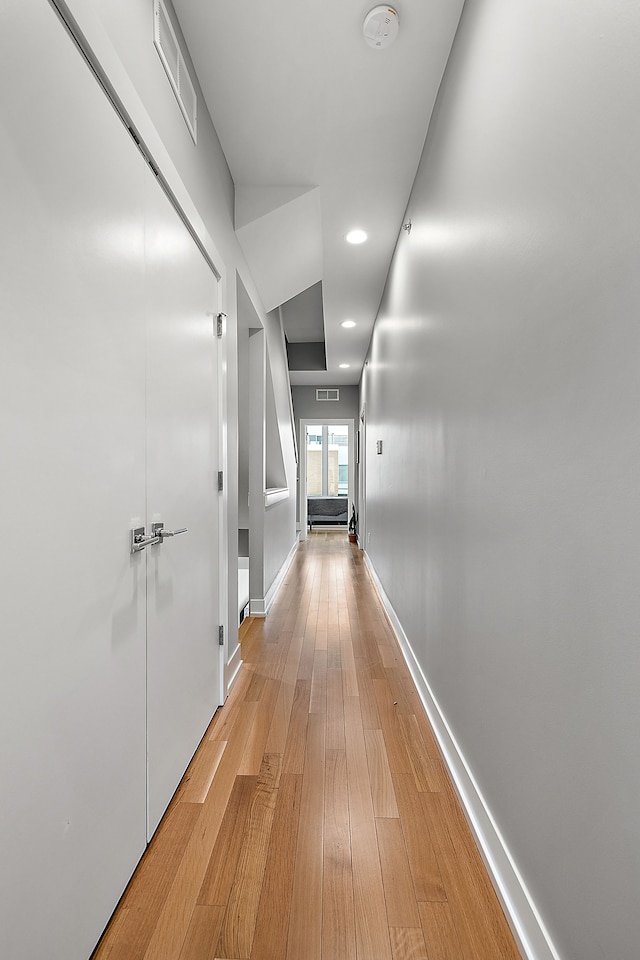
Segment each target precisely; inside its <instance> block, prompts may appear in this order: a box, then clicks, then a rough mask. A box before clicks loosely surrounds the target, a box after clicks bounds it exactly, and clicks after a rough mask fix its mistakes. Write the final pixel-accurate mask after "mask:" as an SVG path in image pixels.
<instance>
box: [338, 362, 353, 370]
mask: <svg viewBox="0 0 640 960" xmlns="http://www.w3.org/2000/svg"><path fill="white" fill-rule="evenodd" d="M350 366H351V364H350V363H341V364H340V369H341V370H348V369H349V367H350Z"/></svg>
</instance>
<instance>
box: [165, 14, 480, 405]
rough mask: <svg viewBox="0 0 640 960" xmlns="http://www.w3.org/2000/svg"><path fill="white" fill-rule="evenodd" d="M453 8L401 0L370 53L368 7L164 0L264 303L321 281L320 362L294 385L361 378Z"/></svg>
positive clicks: (451, 29) (294, 378)
mask: <svg viewBox="0 0 640 960" xmlns="http://www.w3.org/2000/svg"><path fill="white" fill-rule="evenodd" d="M463 3H464V0H429V2H428V3H427V2H425V0H401V2H398V3H397V4H396V9H397V11H398V14H399V20H400V33H399V36H398V39H397V40H396V42H395V43H394V44H393V46H391V47H390V48H389V49H387V50H375V49H372V48H371V47H369V46H367V44H366V43H365V41H364V38H363V36H362V23H363V20H364V17H365V15H366V14H367V13H368V11H369V10H370V9H371V8H372V7H373V6H375V3H373V2H364V3H363V2H357V0H356V2H353V0H352V2H345V0H322V2H321V0H231V2H229V0H227V2H225V3H223V2H222V0H174V6H175V9H176V12H177V15H178V19H179V20H180V24H181V26H182V29H183V32H184V35H185V38H186V41H187V44H188V46H189V49H190V52H191V55H192V58H193V62H194V66H195V69H196V72H197V74H198V78H199V80H200V84H201V86H202V89H203V91H204V95H205V99H206V101H207V106H208V108H209V112H210V113H211V116H212V118H213V122H214V125H215V127H216V130H217V132H218V136H219V137H220V141H221V143H222V147H223V150H224V152H225V155H226V157H227V162H228V164H229V167H230V170H231V174H232V176H233V179H234V182H235V185H236V231H237V234H238V238H239V240H240V243H241V244H242V247H243V250H244V252H245V255H246V257H247V261H248V263H249V266H250V268H251V270H252V273H253V275H254V279H255V281H256V285H257V287H258V290H259V291H260V294H261V297H262V299H263V303H264V306H265V309H267V310H271V309H273V308H275V307H277V306H279V305H280V304H282V303H284V302H286V301H288V300H290V299H291V298H292V297H295V296H296V295H297V294H299V293H301V292H302V291H303V290H305V289H307V288H308V287H310V286H312V285H313V284H315V283H318V282H319V281H322V291H323V301H324V323H325V338H326V351H327V367H328V369H327V372H326V373H325V372H320V373H319V372H317V371H316V372H310V373H307V372H297V373H292V374H291V382H292V383H294V384H318V385H320V386H323V385H334V384H347V383H357V382H358V381H359V379H360V373H361V370H362V364H363V362H364V358H365V354H366V351H367V347H368V344H369V340H370V337H371V330H372V327H373V322H374V320H375V317H376V313H377V310H378V306H379V303H380V299H381V296H382V291H383V288H384V283H385V279H386V276H387V271H388V268H389V263H390V261H391V257H392V255H393V250H394V247H395V243H396V240H397V237H398V234H399V232H400V229H401V226H402V220H403V214H404V211H405V208H406V204H407V201H408V198H409V192H410V190H411V186H412V183H413V178H414V176H415V172H416V168H417V165H418V161H419V159H420V154H421V150H422V146H423V144H424V139H425V136H426V132H427V126H428V123H429V118H430V116H431V111H432V109H433V105H434V102H435V98H436V94H437V91H438V86H439V84H440V80H441V78H442V74H443V71H444V68H445V65H446V62H447V58H448V56H449V52H450V49H451V44H452V42H453V37H454V34H455V30H456V27H457V25H458V20H459V18H460V13H461V10H462V6H463ZM353 227H361V228H363V229H364V230H366V231H367V233H368V234H369V240H368V241H367V242H366V243H365V244H362V245H360V246H351V245H350V244H348V243H346V242H345V239H344V236H345V234H346V233H347V232H348V231H349V230H350V229H352V228H353ZM347 318H351V319H353V320H355V321H356V323H357V326H356V327H355V328H353V329H351V330H345V329H343V328H342V327H341V326H340V323H341V321H342V320H345V319H347ZM301 339H302V338H301ZM340 363H350V364H351V366H350V368H349V369H348V370H340V369H339V368H338V364H340Z"/></svg>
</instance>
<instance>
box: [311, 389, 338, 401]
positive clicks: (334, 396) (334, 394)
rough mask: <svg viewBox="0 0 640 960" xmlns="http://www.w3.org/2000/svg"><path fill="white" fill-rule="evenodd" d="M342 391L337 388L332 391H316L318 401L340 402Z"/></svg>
mask: <svg viewBox="0 0 640 960" xmlns="http://www.w3.org/2000/svg"><path fill="white" fill-rule="evenodd" d="M339 399H340V391H339V390H338V389H336V388H335V387H332V388H331V389H330V390H316V400H339Z"/></svg>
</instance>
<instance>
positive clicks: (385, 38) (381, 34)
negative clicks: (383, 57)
mask: <svg viewBox="0 0 640 960" xmlns="http://www.w3.org/2000/svg"><path fill="white" fill-rule="evenodd" d="M399 29H400V20H399V19H398V12H397V10H394V9H393V7H387V6H386V5H385V4H384V3H383V4H381V5H379V6H377V7H374V8H373V10H370V11H369V13H368V14H367V15H366V17H365V18H364V23H363V25H362V32H363V34H364V39H365V40H366V42H367V43H368V44H369V46H370V47H373V48H374V49H375V50H384V49H385V47H390V46H391V44H392V43H393V41H394V40H395V39H396V37H397V36H398V30H399Z"/></svg>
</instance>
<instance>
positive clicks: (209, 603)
mask: <svg viewBox="0 0 640 960" xmlns="http://www.w3.org/2000/svg"><path fill="white" fill-rule="evenodd" d="M150 189H151V190H155V193H154V198H155V199H156V202H155V203H154V204H153V205H152V206H151V205H150V207H151V209H152V214H151V215H148V217H147V230H146V263H147V344H148V346H147V532H149V531H150V530H151V528H152V525H153V524H154V523H163V524H164V531H167V532H168V533H176V531H178V530H181V529H183V528H185V527H186V532H185V533H176V535H175V536H169V535H167V536H164V537H163V538H162V541H161V543H160V544H159V545H157V546H153V547H149V548H147V549H146V550H145V554H146V562H147V753H148V784H149V791H148V834H149V837H151V835H152V834H153V832H154V830H155V829H156V827H157V825H158V822H159V820H160V818H161V816H162V814H163V813H164V810H165V809H166V807H167V804H168V803H169V800H170V799H171V796H172V794H173V793H174V791H175V789H176V787H177V785H178V783H179V781H180V778H181V776H182V774H183V773H184V770H185V768H186V766H187V764H188V762H189V760H190V759H191V756H192V755H193V753H194V752H195V749H196V747H197V745H198V743H199V741H200V739H201V737H202V735H203V733H204V731H205V729H206V727H207V724H208V723H209V721H210V719H211V716H212V714H213V711H214V710H215V708H216V707H217V706H218V704H219V690H220V647H219V644H218V626H217V620H216V617H215V615H216V612H217V610H218V609H219V604H218V596H217V589H218V492H217V469H218V466H217V463H218V457H217V449H218V435H217V421H218V416H217V390H216V389H215V384H216V382H217V357H216V353H217V340H216V338H215V335H214V334H215V324H214V313H215V311H216V310H217V303H218V290H217V286H218V283H217V280H216V277H215V275H214V274H213V272H212V271H211V269H210V268H209V267H208V266H207V264H206V262H205V261H204V259H203V257H202V255H201V254H200V252H199V250H198V249H197V247H196V245H195V243H194V242H193V240H192V239H191V237H190V236H189V234H188V233H187V231H186V229H185V227H184V226H183V224H182V223H181V222H180V221H179V220H178V218H177V217H176V214H175V212H174V210H173V209H172V207H171V206H170V204H169V202H168V201H167V200H166V199H165V198H164V196H162V194H160V191H159V190H158V189H157V187H156V185H155V184H154V183H151V184H150ZM164 531H163V532H164Z"/></svg>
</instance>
